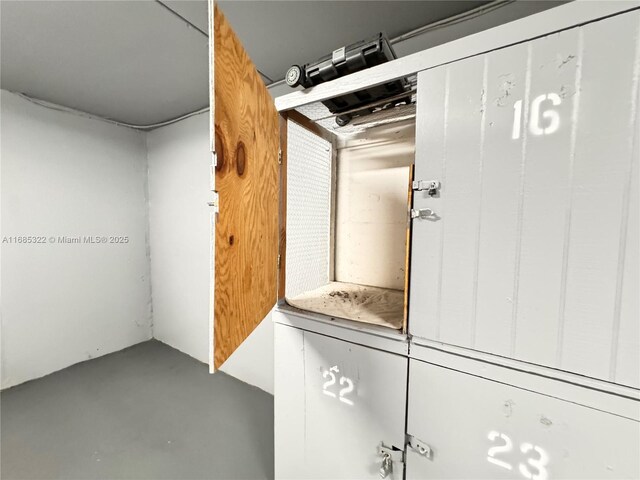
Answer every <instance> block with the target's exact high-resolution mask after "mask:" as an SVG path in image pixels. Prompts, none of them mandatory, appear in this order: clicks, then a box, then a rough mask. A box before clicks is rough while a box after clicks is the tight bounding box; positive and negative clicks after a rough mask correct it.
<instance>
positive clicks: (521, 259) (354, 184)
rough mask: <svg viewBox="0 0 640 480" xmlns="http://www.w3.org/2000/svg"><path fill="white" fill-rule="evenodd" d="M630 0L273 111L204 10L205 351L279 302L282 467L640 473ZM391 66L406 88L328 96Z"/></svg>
mask: <svg viewBox="0 0 640 480" xmlns="http://www.w3.org/2000/svg"><path fill="white" fill-rule="evenodd" d="M639 7H640V5H639V4H638V3H637V2H627V3H606V2H585V3H582V2H574V3H571V4H567V5H563V6H561V7H557V8H555V9H552V10H550V11H547V12H543V13H541V14H538V15H534V16H532V17H529V18H525V19H522V20H518V21H516V22H513V23H511V24H507V25H504V26H501V27H498V28H495V29H492V30H489V31H486V32H483V33H480V34H477V35H474V36H472V37H470V38H468V39H461V40H458V41H455V42H452V43H451V44H447V45H443V46H441V47H436V48H434V49H431V50H428V51H425V52H421V53H418V54H415V55H412V56H409V57H405V58H403V59H400V60H396V61H394V62H391V63H389V64H386V65H381V66H379V67H375V68H373V69H370V70H368V71H367V72H359V73H356V74H353V75H350V76H348V77H344V78H341V79H338V80H335V81H333V82H329V83H327V84H322V85H319V86H318V87H315V88H313V89H309V90H307V91H302V92H294V93H292V94H290V95H287V96H284V97H280V98H278V99H276V106H277V110H278V111H279V114H278V113H277V112H276V109H275V108H274V107H273V105H272V103H271V100H270V98H269V97H268V93H266V91H265V89H264V87H263V86H262V85H261V82H260V80H259V77H258V74H257V73H256V72H255V70H254V69H253V67H252V65H251V63H250V60H249V59H248V57H247V56H246V54H244V53H243V51H242V49H241V45H240V44H239V42H238V40H237V38H236V37H235V35H234V34H233V31H232V30H231V29H230V27H229V25H228V24H227V23H226V21H225V19H224V18H223V17H222V15H221V14H220V13H219V12H217V11H215V10H214V9H213V8H212V9H211V12H212V19H211V25H213V26H214V28H213V35H212V36H211V37H212V38H213V39H214V42H213V44H212V47H213V48H212V53H213V62H212V63H213V64H214V69H213V73H214V75H212V79H213V93H214V95H213V96H212V97H213V98H214V99H215V100H214V102H213V105H212V112H213V115H212V131H213V132H215V134H214V135H213V136H212V150H213V151H215V155H214V157H213V158H214V164H213V165H212V170H213V169H214V167H215V172H216V173H215V181H214V182H212V191H213V193H212V195H213V197H212V204H213V205H214V206H215V208H216V210H217V211H216V215H215V216H214V217H213V219H214V221H216V222H217V223H216V245H215V272H214V273H215V299H214V321H215V328H214V332H215V339H214V351H215V355H214V359H213V363H214V366H216V367H217V366H219V365H220V364H221V363H222V362H223V361H224V360H225V359H226V357H228V355H229V354H230V353H231V352H232V351H233V349H234V348H235V347H236V346H237V345H239V343H241V342H242V340H243V339H244V338H245V337H246V336H247V335H248V334H249V333H250V332H251V330H252V329H253V327H254V326H255V325H257V323H259V322H260V321H261V320H262V318H264V316H265V315H266V314H267V313H268V312H269V311H270V310H271V309H272V308H273V306H274V305H276V304H277V307H276V310H275V311H274V313H273V320H274V322H275V323H276V325H275V446H276V459H275V467H276V477H277V478H345V479H346V478H349V479H353V478H358V479H360V478H362V479H365V478H380V476H384V477H385V478H392V479H396V480H398V479H403V478H411V479H422V478H524V479H533V480H544V479H547V478H549V479H552V478H637V477H638V476H640V463H639V458H638V452H639V450H640V393H639V388H640V378H639V377H640V370H639V368H640V367H639V365H640V347H639V344H638V343H639V336H640V326H639V315H638V295H637V292H638V248H637V246H638V157H639V154H638V142H639V140H638V137H639V134H638V130H639V125H640V121H639V119H638V86H639V77H640V68H639V67H638V66H639V65H640V10H639V9H638V8H639ZM401 77H405V78H409V79H410V80H411V83H412V85H413V92H412V103H411V104H409V105H403V106H400V107H395V108H393V109H390V110H383V111H379V112H376V113H374V114H372V115H369V116H367V117H362V118H356V119H354V120H353V121H352V123H351V124H349V125H347V126H344V127H338V126H337V125H336V124H335V122H334V119H333V118H332V116H331V115H330V114H329V113H328V112H327V110H326V109H325V108H324V107H323V106H322V104H321V103H320V102H321V101H322V100H323V99H327V98H331V97H334V96H339V95H342V94H346V93H350V92H354V91H358V90H362V89H364V88H366V87H367V86H369V85H374V84H380V83H384V82H385V81H390V80H392V79H396V78H401ZM240 78H241V79H242V80H239V79H240ZM238 88H240V89H241V90H242V92H241V94H238V92H237V89H238ZM247 112H249V113H247Z"/></svg>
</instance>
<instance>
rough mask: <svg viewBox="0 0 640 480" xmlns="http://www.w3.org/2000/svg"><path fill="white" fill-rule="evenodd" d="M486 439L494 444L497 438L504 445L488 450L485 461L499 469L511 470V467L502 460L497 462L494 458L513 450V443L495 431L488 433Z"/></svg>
mask: <svg viewBox="0 0 640 480" xmlns="http://www.w3.org/2000/svg"><path fill="white" fill-rule="evenodd" d="M487 438H488V439H489V440H491V441H492V442H495V441H496V439H498V438H499V439H501V440H502V441H504V445H499V446H496V447H491V448H490V449H489V451H488V452H487V460H488V461H489V462H491V463H493V464H494V465H498V466H499V467H502V468H506V469H507V470H512V469H513V467H512V466H511V465H509V464H508V463H507V462H505V461H503V460H498V459H497V458H495V456H496V455H497V454H499V453H507V452H510V451H511V450H512V449H513V443H512V442H511V439H510V438H509V437H507V436H506V435H505V434H504V433H500V432H496V431H495V430H494V431H492V432H489V435H487Z"/></svg>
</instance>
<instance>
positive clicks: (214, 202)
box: [207, 192, 220, 213]
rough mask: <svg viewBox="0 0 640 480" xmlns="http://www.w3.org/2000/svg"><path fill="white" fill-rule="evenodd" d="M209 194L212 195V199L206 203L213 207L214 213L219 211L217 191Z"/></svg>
mask: <svg viewBox="0 0 640 480" xmlns="http://www.w3.org/2000/svg"><path fill="white" fill-rule="evenodd" d="M211 194H212V195H213V199H212V200H211V201H210V202H207V205H209V206H210V207H213V212H214V213H220V196H219V195H218V192H211Z"/></svg>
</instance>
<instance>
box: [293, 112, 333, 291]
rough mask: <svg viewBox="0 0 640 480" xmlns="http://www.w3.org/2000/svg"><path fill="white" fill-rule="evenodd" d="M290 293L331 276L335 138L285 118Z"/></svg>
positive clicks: (304, 289)
mask: <svg viewBox="0 0 640 480" xmlns="http://www.w3.org/2000/svg"><path fill="white" fill-rule="evenodd" d="M287 125H288V126H287V135H288V137H287V261H286V282H287V283H286V289H285V295H286V296H287V297H294V296H296V295H299V294H300V293H302V292H306V291H308V290H313V289H315V288H318V287H321V286H322V285H325V284H327V283H328V282H329V275H330V263H329V262H330V243H331V163H332V152H331V149H332V147H331V144H330V143H329V142H327V141H326V140H324V139H322V138H320V137H318V136H317V135H314V134H313V133H311V132H310V131H308V130H307V129H305V128H303V127H301V126H300V125H298V124H297V123H295V122H292V121H291V120H289V121H288V122H287Z"/></svg>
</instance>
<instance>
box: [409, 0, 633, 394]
mask: <svg viewBox="0 0 640 480" xmlns="http://www.w3.org/2000/svg"><path fill="white" fill-rule="evenodd" d="M639 31H640V13H639V12H638V11H637V10H636V11H633V12H630V13H626V14H622V15H618V16H615V17H611V18H609V19H605V20H602V21H599V22H595V23H592V24H588V25H585V26H583V27H580V28H575V29H571V30H567V31H564V32H562V33H559V34H554V35H550V36H548V37H545V38H542V39H539V40H535V41H532V42H529V43H525V44H520V45H516V46H513V47H509V48H506V49H503V50H498V51H495V52H491V53H489V54H486V55H482V56H478V57H473V58H470V59H466V60H462V61H459V62H455V63H452V64H449V65H446V66H442V67H438V68H435V69H432V70H427V71H425V72H422V73H420V74H419V77H418V117H417V128H416V138H417V147H416V148H417V151H416V171H415V178H416V179H423V180H431V179H438V180H440V181H441V182H442V188H441V190H440V194H439V196H436V197H429V196H428V195H427V194H426V193H425V192H416V195H415V197H414V207H415V208H431V209H433V210H434V211H435V213H436V215H437V216H436V217H433V218H431V219H429V220H415V221H414V223H413V243H412V271H411V292H410V293H411V297H410V298H411V302H410V317H409V328H410V332H411V333H412V334H413V335H414V336H416V337H422V338H426V339H430V340H437V341H441V342H444V343H449V344H452V345H459V346H462V347H467V348H471V349H476V350H481V351H484V352H489V353H494V354H497V355H502V356H507V357H511V358H516V359H520V360H524V361H527V362H531V363H536V364H540V365H545V366H550V367H554V368H560V369H563V370H567V371H572V372H576V373H580V374H584V375H587V376H591V377H595V378H599V379H603V380H608V381H612V382H617V383H621V384H625V385H630V386H634V387H640V353H639V352H640V346H639V341H640V339H639V327H638V322H639V316H638V179H637V177H638V139H637V136H638V128H639V125H640V124H639V121H638V111H637V110H638V109H637V104H638V77H639V73H640V57H639V55H640V47H639V38H640V37H639ZM417 341H419V339H418V340H417Z"/></svg>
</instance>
